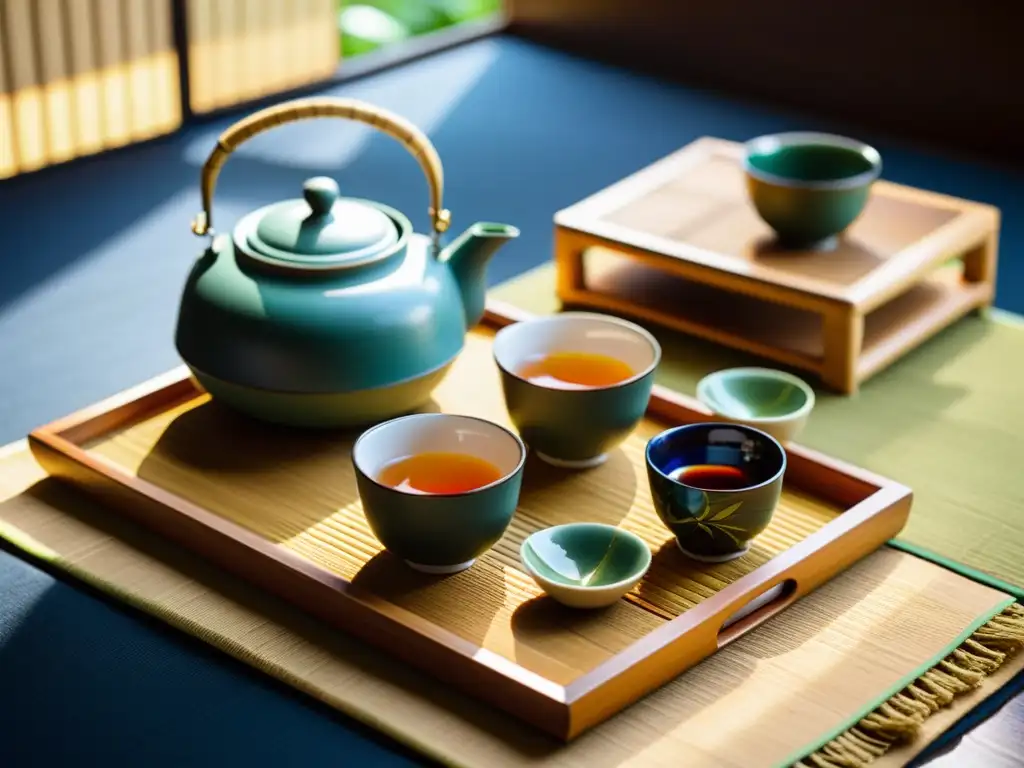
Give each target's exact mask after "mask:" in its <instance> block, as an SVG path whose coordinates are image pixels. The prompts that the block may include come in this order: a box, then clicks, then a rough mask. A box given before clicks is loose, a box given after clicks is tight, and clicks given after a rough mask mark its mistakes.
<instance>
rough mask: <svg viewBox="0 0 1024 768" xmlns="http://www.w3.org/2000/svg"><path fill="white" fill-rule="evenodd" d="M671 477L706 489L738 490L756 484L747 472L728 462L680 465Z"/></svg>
mask: <svg viewBox="0 0 1024 768" xmlns="http://www.w3.org/2000/svg"><path fill="white" fill-rule="evenodd" d="M669 477H670V478H671V479H673V480H678V481H679V482H681V483H686V484H687V485H691V486H693V487H694V488H700V489H701V490H704V491H738V490H740V489H741V488H749V487H750V486H751V485H754V483H753V482H752V481H751V479H750V477H749V476H748V475H747V473H746V472H744V471H743V470H742V469H740V468H739V467H732V466H729V465H727V464H691V465H690V466H688V467H680V468H679V469H677V470H675V471H674V472H672V473H671V474H670V475H669Z"/></svg>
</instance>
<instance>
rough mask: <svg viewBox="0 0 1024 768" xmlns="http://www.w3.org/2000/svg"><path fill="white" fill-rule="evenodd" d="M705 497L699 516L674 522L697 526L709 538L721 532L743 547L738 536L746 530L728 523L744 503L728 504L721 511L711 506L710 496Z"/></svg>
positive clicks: (705, 495)
mask: <svg viewBox="0 0 1024 768" xmlns="http://www.w3.org/2000/svg"><path fill="white" fill-rule="evenodd" d="M702 493H703V492H702ZM703 496H704V509H703V510H702V511H701V513H700V514H699V515H697V516H696V517H692V516H686V517H683V518H680V519H676V520H673V521H672V522H674V523H678V524H680V525H696V526H697V527H698V528H700V530H701V531H703V532H704V533H706V534H707V535H708V536H714V532H715V531H720V532H721V533H723V534H724V535H725V536H727V537H729V538H730V539H732V541H733V543H734V544H735V545H736V546H737V547H739V546H742V542H741V540H740V539H739V538H738V537H737V535H736V534H737V533H739V534H744V533H745V532H746V531H745V529H744V528H743V527H741V526H738V525H732V524H730V523H728V522H726V521H727V520H729V518H731V517H732V516H733V515H734V514H736V512H737V511H738V510H739V508H740V507H742V506H743V502H742V501H737V502H734V503H732V504H728V505H726V506H724V507H722V508H721V509H713V508H712V506H711V499H710V498H708V495H707V494H706V493H703Z"/></svg>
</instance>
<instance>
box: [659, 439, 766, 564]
mask: <svg viewBox="0 0 1024 768" xmlns="http://www.w3.org/2000/svg"><path fill="white" fill-rule="evenodd" d="M785 472H786V452H785V450H784V449H783V447H782V445H780V444H779V442H778V441H777V440H776V439H775V438H773V437H771V436H770V435H768V434H766V433H764V432H762V431H760V430H758V429H754V428H753V427H747V426H743V425H739V424H720V423H709V424H687V425H685V426H681V427H675V428H673V429H669V430H666V431H665V432H662V433H661V434H659V435H656V436H655V437H652V438H651V439H650V441H648V443H647V478H648V481H649V482H650V486H651V496H652V497H653V499H654V508H655V510H656V511H657V513H658V517H660V518H661V521H662V522H663V523H664V524H665V525H666V526H667V527H668V529H669V530H670V531H672V534H673V535H674V536H675V537H676V542H677V543H678V544H679V548H680V549H681V550H682V551H683V553H684V554H685V555H687V556H688V557H691V558H693V559H694V560H701V561H704V562H711V563H721V562H725V561H727V560H732V559H734V558H737V557H740V556H741V555H743V554H745V553H746V552H747V550H748V549H749V548H750V542H751V541H752V540H753V539H754V537H755V536H757V535H758V534H759V533H761V531H763V530H764V529H765V528H767V527H768V523H769V522H770V521H771V519H772V515H773V514H774V512H775V507H776V506H778V503H779V497H780V496H781V495H782V477H783V475H784V474H785Z"/></svg>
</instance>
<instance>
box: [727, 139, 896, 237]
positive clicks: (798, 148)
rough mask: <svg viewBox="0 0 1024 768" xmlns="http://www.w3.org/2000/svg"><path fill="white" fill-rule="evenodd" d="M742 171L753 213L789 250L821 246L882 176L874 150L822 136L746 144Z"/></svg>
mask: <svg viewBox="0 0 1024 768" xmlns="http://www.w3.org/2000/svg"><path fill="white" fill-rule="evenodd" d="M743 167H744V170H745V172H746V178H747V191H748V193H749V195H750V199H751V202H752V203H753V204H754V208H755V209H757V212H758V214H759V215H760V216H761V218H762V219H764V221H765V223H767V224H768V226H770V227H771V228H772V229H773V230H774V231H775V233H776V235H777V236H778V240H779V243H780V244H781V245H783V246H785V247H788V248H794V249H808V250H810V249H821V248H826V247H827V246H828V245H829V244H830V243H831V242H832V239H833V238H834V237H835V236H836V235H838V234H839V233H841V232H843V231H844V230H845V229H847V227H849V226H850V225H851V224H852V223H853V222H854V221H856V219H857V217H858V216H860V214H861V212H862V211H863V210H864V205H865V204H866V203H867V200H868V195H869V194H870V191H871V185H872V184H873V183H874V182H875V180H876V179H877V178H878V177H879V176H880V175H881V173H882V158H881V156H880V155H879V154H878V151H877V150H875V149H874V148H873V147H870V146H868V145H867V144H864V143H862V142H860V141H857V140H856V139H849V138H846V137H844V136H833V135H831V134H826V133H803V132H794V133H776V134H771V135H768V136H760V137H758V138H756V139H752V140H751V141H748V142H747V143H746V146H745V156H744V162H743Z"/></svg>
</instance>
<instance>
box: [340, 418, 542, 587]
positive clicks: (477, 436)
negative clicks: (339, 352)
mask: <svg viewBox="0 0 1024 768" xmlns="http://www.w3.org/2000/svg"><path fill="white" fill-rule="evenodd" d="M423 453H462V454H469V455H471V456H474V457H476V458H480V459H483V460H485V461H488V462H490V463H491V464H493V465H494V466H495V467H497V468H498V470H499V471H500V472H501V478H500V479H498V480H496V481H495V482H493V483H491V484H489V485H485V486H482V487H480V488H476V489H474V490H472V491H468V492H465V493H454V494H425V493H420V492H416V491H406V490H402V489H398V488H393V487H390V486H387V485H383V484H382V483H380V482H379V481H378V479H377V478H378V477H379V476H380V473H381V471H382V470H383V468H384V467H385V465H387V464H390V463H391V462H393V461H396V460H398V459H402V458H405V457H408V456H415V455H419V454H423ZM525 463H526V446H525V445H523V441H522V440H520V439H519V437H518V436H517V435H515V434H514V433H513V432H511V431H509V430H507V429H505V428H504V427H501V426H498V425H497V424H493V423H491V422H489V421H485V420H484V419H477V418H473V417H470V416H454V415H450V414H445V413H422V414H414V415H411V416H402V417H400V418H397V419H392V420H391V421H386V422H384V423H383V424H378V425H377V426H375V427H372V428H371V429H368V430H367V431H366V432H364V433H363V434H362V435H361V436H360V437H359V439H358V440H356V443H355V445H354V446H353V448H352V464H353V465H354V467H355V472H356V483H357V486H358V488H359V498H360V500H361V501H362V503H363V513H364V514H365V515H366V521H367V522H368V523H369V524H370V529H371V530H372V531H373V535H374V536H376V537H377V539H378V541H380V543H381V544H383V545H384V548H385V549H387V550H388V551H389V552H391V553H393V554H395V555H397V556H398V557H400V558H402V559H403V560H405V562H406V563H407V564H408V565H409V566H410V567H412V568H414V569H416V570H418V571H423V572H425V573H438V574H447V573H458V572H459V571H463V570H465V569H466V568H469V567H470V566H471V565H473V563H474V562H475V561H476V558H478V557H479V556H480V555H482V554H483V553H484V552H486V551H487V550H488V549H490V548H491V547H492V546H494V544H495V543H496V542H497V541H498V539H500V538H501V537H502V536H503V535H504V533H505V530H506V529H507V528H508V526H509V523H511V522H512V516H513V515H514V514H515V510H516V505H517V504H518V503H519V491H520V488H521V486H522V480H523V466H524V464H525Z"/></svg>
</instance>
